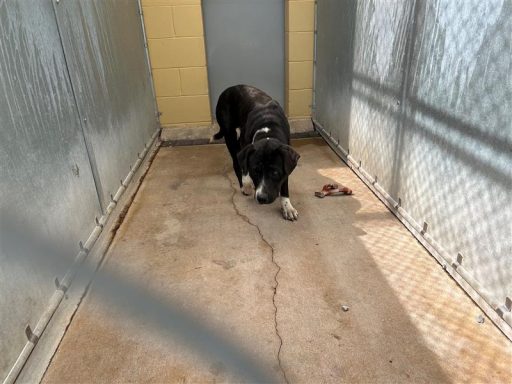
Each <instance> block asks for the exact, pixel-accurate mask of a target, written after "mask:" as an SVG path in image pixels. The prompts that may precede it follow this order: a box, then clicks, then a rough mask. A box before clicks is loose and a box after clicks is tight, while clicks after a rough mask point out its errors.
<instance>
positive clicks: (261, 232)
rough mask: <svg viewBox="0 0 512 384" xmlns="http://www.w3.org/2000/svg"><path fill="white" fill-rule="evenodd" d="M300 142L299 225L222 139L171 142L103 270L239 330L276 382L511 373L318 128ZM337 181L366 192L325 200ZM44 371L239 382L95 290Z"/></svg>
mask: <svg viewBox="0 0 512 384" xmlns="http://www.w3.org/2000/svg"><path fill="white" fill-rule="evenodd" d="M294 146H295V147H296V148H297V150H298V151H299V152H300V154H301V156H302V157H301V159H300V165H299V166H298V167H297V169H296V170H295V171H294V174H293V176H292V177H291V186H290V190H291V195H292V202H293V203H294V205H295V207H296V208H297V209H298V210H299V214H300V218H299V221H298V222H295V223H291V222H286V221H285V220H283V219H282V218H281V216H280V213H279V205H278V203H275V204H273V205H270V206H258V205H257V204H256V203H255V201H254V200H253V199H252V198H250V197H245V196H243V195H241V194H240V193H239V192H238V187H237V185H236V183H235V179H234V175H233V172H232V171H231V168H230V159H229V157H228V154H227V150H226V149H225V147H224V146H220V145H210V146H198V147H179V148H162V149H161V150H160V152H159V153H158V155H157V157H156V159H155V161H154V163H153V165H152V167H151V169H150V171H149V173H148V175H147V177H146V179H145V180H144V182H143V185H142V187H141V189H140V190H139V192H138V195H137V197H136V199H135V201H134V202H133V205H132V206H131V208H130V210H129V212H128V215H127V217H126V218H125V221H124V222H123V224H122V226H121V228H120V229H119V231H118V233H117V235H116V238H115V239H114V242H113V244H112V246H111V248H110V250H109V252H108V255H107V260H106V263H105V265H104V266H103V268H108V269H112V270H118V271H122V274H123V275H124V276H129V277H133V278H134V279H136V280H137V281H139V282H142V283H143V284H144V285H145V286H147V287H148V288H151V289H153V290H154V292H156V293H157V294H159V295H162V296H165V297H168V298H169V299H172V300H174V301H175V302H177V303H178V304H179V305H180V306H182V307H183V308H185V309H187V310H191V311H195V313H197V315H198V316H199V317H201V318H202V319H203V320H207V321H208V322H209V323H210V324H212V326H213V327H215V328H216V329H218V330H219V331H221V332H225V333H226V332H227V333H229V334H230V335H231V337H232V339H233V340H234V342H235V343H237V344H238V345H240V346H241V347H242V348H244V349H245V350H247V351H250V352H251V353H253V354H254V355H255V356H256V357H258V359H259V360H260V363H261V364H263V365H264V366H265V367H266V368H267V369H268V370H269V371H270V372H272V373H273V376H274V377H275V378H276V380H277V381H281V382H284V381H285V380H286V381H288V382H289V383H341V382H347V383H355V382H360V383H400V382H406V383H441V382H442V383H444V382H472V383H483V382H486V383H510V382H511V378H512V372H511V365H510V361H511V360H510V359H511V357H512V356H511V353H512V352H511V343H510V342H509V341H508V340H507V339H506V338H505V337H504V336H503V335H502V334H501V333H500V332H499V331H498V330H497V329H496V328H495V327H494V326H493V324H492V323H491V322H490V321H489V320H488V319H486V321H485V322H484V323H483V324H479V323H477V322H476V321H475V317H476V316H477V315H478V314H480V313H481V311H480V310H479V308H478V307H476V306H475V305H474V303H473V302H472V301H471V300H470V299H469V298H468V297H467V296H466V295H465V293H464V292H463V291H462V290H461V289H460V288H459V287H458V286H457V285H456V283H455V282H454V281H453V280H451V278H450V277H449V276H448V275H447V274H446V273H445V272H444V271H443V270H442V268H441V267H440V266H439V265H438V264H437V263H436V262H435V260H434V259H433V258H432V257H431V256H430V255H429V254H428V253H427V252H426V251H425V250H424V249H423V248H422V247H421V245H420V244H419V243H418V242H417V241H416V240H415V239H414V238H413V237H412V236H411V235H410V234H409V232H408V231H407V230H406V229H405V228H404V227H403V226H402V224H401V223H400V222H399V221H398V220H397V219H396V218H395V217H394V216H393V215H392V214H391V213H390V212H389V211H388V210H387V209H386V208H385V207H384V205H383V204H381V203H380V202H379V201H378V199H377V198H376V197H375V196H374V195H373V194H372V193H371V192H370V191H369V190H368V189H367V188H366V187H365V186H364V184H363V183H362V182H361V181H360V180H359V179H358V178H357V177H356V176H355V175H354V174H353V173H352V172H351V171H350V169H349V168H347V167H346V166H345V165H344V164H343V163H341V161H340V160H339V159H338V158H337V157H336V156H335V155H334V154H333V153H332V152H331V151H330V149H329V148H328V147H327V146H326V145H325V144H324V143H323V142H322V141H321V140H320V139H308V140H299V141H296V142H294ZM329 182H337V183H342V184H345V185H347V186H349V187H350V188H352V189H353V191H354V195H353V196H338V197H329V198H325V199H318V198H316V197H314V196H313V192H314V191H315V190H316V189H318V188H319V187H321V186H322V185H323V184H326V183H329ZM342 305H347V306H349V310H348V311H347V312H344V311H342V310H341V306H342ZM284 374H285V375H286V377H285V375H284ZM43 381H44V382H45V383H64V382H67V383H70V382H72V383H79V382H82V383H85V382H96V383H98V382H109V383H110V382H179V383H213V382H239V381H240V378H239V377H237V376H236V374H235V373H233V371H232V370H231V369H230V367H229V366H226V365H225V364H222V362H219V361H217V359H216V357H215V356H211V357H210V358H204V357H201V356H198V355H197V354H196V353H195V351H194V350H193V349H190V348H189V347H187V346H184V345H182V344H181V343H179V342H177V341H176V340H175V339H174V338H172V337H171V338H169V337H165V336H162V335H161V334H160V333H159V331H158V329H154V328H152V327H150V326H147V324H145V323H144V319H143V318H142V319H132V318H130V317H128V316H126V314H125V313H121V312H119V311H118V310H117V309H116V308H115V307H113V306H111V305H105V304H104V303H103V302H102V298H101V292H98V291H97V290H95V288H94V286H93V287H92V289H91V290H90V292H89V293H88V295H87V296H86V297H85V298H84V299H83V301H82V304H81V305H80V307H79V309H78V311H77V313H76V314H75V316H74V318H73V320H72V322H71V324H70V325H69V328H68V330H67V332H66V335H65V336H64V339H63V340H62V343H61V345H60V347H59V349H58V351H57V353H56V355H55V356H54V358H53V360H52V363H51V365H50V367H49V368H48V370H47V372H46V374H45V377H44V379H43Z"/></svg>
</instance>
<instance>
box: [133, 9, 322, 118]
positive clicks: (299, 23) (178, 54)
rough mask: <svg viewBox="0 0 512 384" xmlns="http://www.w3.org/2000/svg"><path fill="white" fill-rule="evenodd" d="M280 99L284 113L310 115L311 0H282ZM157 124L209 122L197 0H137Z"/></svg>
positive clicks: (208, 104) (311, 69)
mask: <svg viewBox="0 0 512 384" xmlns="http://www.w3.org/2000/svg"><path fill="white" fill-rule="evenodd" d="M285 6H286V10H285V14H286V20H285V33H286V52H285V57H286V63H287V66H286V93H285V94H286V101H285V109H286V111H287V113H288V116H289V117H290V118H307V117H309V116H311V99H312V88H313V38H314V33H313V29H314V0H286V1H285ZM142 9H143V16H144V25H145V28H146V35H147V39H148V48H149V55H150V59H151V67H152V68H151V69H152V73H153V82H154V86H155V93H156V97H157V104H158V109H159V111H160V112H161V116H160V123H161V124H162V126H163V127H175V126H186V125H191V126H194V125H196V126H205V125H209V124H211V116H212V115H211V110H210V102H209V96H208V72H207V66H206V51H205V39H204V29H203V19H202V12H201V0H142Z"/></svg>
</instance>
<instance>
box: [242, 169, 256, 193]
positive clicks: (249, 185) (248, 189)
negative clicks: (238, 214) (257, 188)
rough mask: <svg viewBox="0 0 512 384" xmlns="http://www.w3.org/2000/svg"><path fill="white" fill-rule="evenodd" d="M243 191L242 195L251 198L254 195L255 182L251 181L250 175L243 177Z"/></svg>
mask: <svg viewBox="0 0 512 384" xmlns="http://www.w3.org/2000/svg"><path fill="white" fill-rule="evenodd" d="M241 191H242V193H243V194H244V195H245V196H250V195H252V194H253V191H254V183H253V181H252V179H251V176H249V174H247V175H242V188H241Z"/></svg>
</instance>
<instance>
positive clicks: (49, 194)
mask: <svg viewBox="0 0 512 384" xmlns="http://www.w3.org/2000/svg"><path fill="white" fill-rule="evenodd" d="M155 113H156V109H155V104H154V98H153V95H152V89H151V80H150V76H149V70H148V65H147V60H146V54H145V46H144V36H143V31H142V27H141V19H140V13H139V6H138V3H137V1H135V0H133V1H115V0H111V1H106V0H101V1H100V0H97V1H87V2H78V1H59V2H57V1H55V2H52V1H51V0H44V1H43V0H23V1H21V0H20V1H4V0H0V164H1V166H0V196H1V200H0V215H1V219H2V220H3V221H6V220H13V221H16V222H17V223H20V224H22V225H26V226H27V228H28V227H30V228H37V230H38V231H39V232H40V233H39V235H41V236H42V237H44V238H45V240H49V241H53V242H54V243H55V244H59V246H60V247H62V249H63V250H65V252H66V253H67V254H69V256H70V261H69V264H68V265H52V266H48V265H44V267H41V265H40V263H39V262H40V261H39V260H37V256H38V255H29V257H28V258H22V257H21V255H18V254H13V253H12V252H11V251H9V250H7V249H6V248H5V247H2V244H0V378H4V377H5V376H6V375H7V372H8V371H9V369H10V367H12V366H13V364H14V362H15V360H16V358H17V356H18V355H19V353H20V352H21V350H22V348H23V347H24V345H25V344H26V342H27V337H26V336H25V332H24V329H25V326H26V325H27V324H30V325H31V326H32V328H34V326H35V324H36V323H37V322H38V319H39V318H40V316H41V314H42V312H43V311H44V309H45V308H46V307H47V305H48V301H49V299H50V297H51V295H52V294H53V293H54V291H55V285H54V279H55V277H59V278H62V276H63V275H64V273H65V272H66V270H67V269H68V268H69V266H70V265H71V263H72V262H73V260H74V257H75V256H76V254H77V253H78V251H79V247H78V242H79V241H80V240H81V241H83V242H85V240H87V238H88V237H89V235H90V233H91V231H92V230H93V228H94V227H95V226H96V224H95V217H98V218H100V217H101V216H102V215H103V214H105V213H106V205H107V204H108V202H109V201H110V196H111V194H113V195H115V194H116V191H117V190H118V188H119V186H120V180H121V179H124V178H125V176H126V175H127V174H128V172H129V170H130V166H131V165H132V164H133V163H134V162H135V161H136V160H137V153H138V152H142V151H143V150H144V148H145V146H146V145H147V144H148V142H149V141H150V139H151V138H152V135H153V134H154V132H155V131H156V130H157V119H156V115H155ZM4 245H5V244H4ZM9 249H11V248H9ZM30 260H32V261H30Z"/></svg>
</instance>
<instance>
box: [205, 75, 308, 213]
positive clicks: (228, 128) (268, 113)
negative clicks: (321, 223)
mask: <svg viewBox="0 0 512 384" xmlns="http://www.w3.org/2000/svg"><path fill="white" fill-rule="evenodd" d="M215 114H216V117H217V122H218V123H219V127H220V130H219V132H218V133H217V134H215V135H214V136H213V139H215V140H219V139H220V138H222V137H224V138H225V140H226V146H227V147H228V150H229V153H230V155H231V157H232V158H233V168H234V170H235V173H236V177H237V178H238V183H239V184H240V188H241V189H242V193H243V194H244V195H250V194H251V193H252V190H253V188H254V187H256V192H255V196H254V197H255V198H256V200H257V201H258V203H260V204H270V203H272V202H274V200H275V199H276V198H277V196H279V195H280V196H281V210H282V213H283V217H284V218H285V219H287V220H297V218H298V213H297V210H296V209H295V208H294V207H293V205H292V204H291V203H290V195H289V192H288V176H289V175H290V173H292V171H293V169H294V168H295V166H296V165H297V161H298V160H299V157H300V156H299V154H298V153H297V152H296V151H295V150H294V149H293V148H292V147H290V125H289V124H288V120H287V118H286V116H285V114H284V111H283V108H281V106H280V105H279V103H278V102H277V101H275V100H273V99H272V98H271V97H270V96H269V95H267V94H266V93H265V92H263V91H261V90H259V89H257V88H254V87H251V86H248V85H235V86H233V87H229V88H227V89H226V90H225V91H224V92H222V94H221V95H220V96H219V101H218V102H217V108H216V111H215ZM237 128H239V129H240V135H239V137H238V135H237V131H236V129H237Z"/></svg>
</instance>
